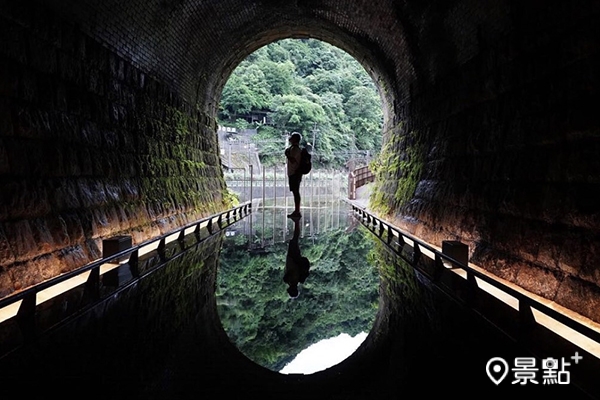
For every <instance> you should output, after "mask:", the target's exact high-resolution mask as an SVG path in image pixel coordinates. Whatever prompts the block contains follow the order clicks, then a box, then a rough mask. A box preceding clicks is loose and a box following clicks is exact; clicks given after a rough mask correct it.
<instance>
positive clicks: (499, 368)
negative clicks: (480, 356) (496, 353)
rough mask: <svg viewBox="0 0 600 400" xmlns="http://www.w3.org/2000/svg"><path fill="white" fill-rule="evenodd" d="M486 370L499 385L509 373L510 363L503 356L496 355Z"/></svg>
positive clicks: (488, 363)
mask: <svg viewBox="0 0 600 400" xmlns="http://www.w3.org/2000/svg"><path fill="white" fill-rule="evenodd" d="M485 372H487V376H488V377H489V378H490V380H491V381H492V382H494V383H495V384H496V385H499V384H500V382H502V381H503V380H504V378H506V375H508V363H507V362H506V361H504V359H503V358H500V357H494V358H492V359H491V360H490V361H488V362H487V364H486V366H485Z"/></svg>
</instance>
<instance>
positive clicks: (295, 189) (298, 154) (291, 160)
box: [285, 132, 302, 218]
mask: <svg viewBox="0 0 600 400" xmlns="http://www.w3.org/2000/svg"><path fill="white" fill-rule="evenodd" d="M301 139H302V136H300V134H299V133H298V132H292V134H291V135H290V138H289V139H288V140H289V142H290V147H288V148H287V149H285V156H286V158H287V174H288V181H289V185H290V192H292V194H293V195H294V212H293V213H291V214H290V215H288V217H289V218H300V217H301V216H302V214H300V183H301V182H302V172H300V161H301V159H302V149H301V148H300V140H301Z"/></svg>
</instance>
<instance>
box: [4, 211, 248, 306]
mask: <svg viewBox="0 0 600 400" xmlns="http://www.w3.org/2000/svg"><path fill="white" fill-rule="evenodd" d="M251 208H252V205H251V203H250V202H246V203H244V204H241V205H239V206H237V207H234V208H232V209H229V210H226V211H222V212H220V213H218V214H213V215H211V216H209V217H206V218H202V219H200V220H197V221H194V222H191V223H188V224H186V225H183V226H181V227H178V228H176V229H174V230H172V231H169V232H167V233H164V234H162V235H160V236H157V237H155V238H152V239H149V240H147V241H145V242H142V243H139V244H137V245H135V246H132V247H130V248H128V249H125V250H122V251H120V252H118V253H115V254H113V255H110V256H108V257H105V258H102V259H99V260H96V261H94V262H92V263H90V264H88V265H85V266H83V267H81V268H77V269H75V270H73V271H69V272H66V273H64V274H62V275H59V276H57V277H55V278H52V279H49V280H47V281H44V282H41V283H38V284H36V285H35V286H32V287H30V288H27V289H25V290H23V291H20V292H18V293H15V294H12V295H9V296H7V297H5V298H3V299H0V309H1V308H4V307H6V306H9V305H11V304H13V303H16V302H17V301H19V300H23V303H22V304H21V305H20V307H19V311H18V314H21V313H22V312H31V311H32V308H33V309H35V306H36V295H37V293H38V292H41V291H42V290H45V289H48V288H50V287H52V286H55V285H57V284H59V283H62V282H65V281H67V280H69V279H71V278H74V277H76V276H78V275H81V274H83V273H85V272H88V271H92V270H97V271H99V268H100V267H101V266H102V265H104V264H109V263H111V261H116V260H119V259H121V258H123V257H125V256H128V255H130V254H132V253H135V252H138V251H139V250H140V249H141V248H143V247H146V246H148V245H150V244H152V243H155V242H161V243H162V245H163V246H164V244H165V239H166V238H167V237H169V236H172V235H174V234H177V233H179V234H180V235H181V236H183V234H184V233H185V231H186V230H187V229H189V228H191V227H194V226H195V227H196V229H197V230H199V229H200V225H201V224H203V223H205V222H207V221H208V222H209V225H212V223H213V221H217V223H219V224H220V223H221V220H222V218H223V216H225V217H226V218H230V216H231V215H232V214H233V215H235V214H237V213H241V212H242V211H246V212H247V211H248V209H251ZM209 231H210V228H209ZM159 247H160V245H159Z"/></svg>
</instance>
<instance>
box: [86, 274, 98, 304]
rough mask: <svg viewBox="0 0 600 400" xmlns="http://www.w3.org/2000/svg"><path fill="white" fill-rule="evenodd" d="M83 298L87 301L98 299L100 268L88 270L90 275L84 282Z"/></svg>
mask: <svg viewBox="0 0 600 400" xmlns="http://www.w3.org/2000/svg"><path fill="white" fill-rule="evenodd" d="M84 297H86V298H87V299H88V301H92V300H97V299H99V298H100V266H97V267H95V268H92V269H91V270H90V275H89V276H88V279H87V281H86V282H85V289H84Z"/></svg>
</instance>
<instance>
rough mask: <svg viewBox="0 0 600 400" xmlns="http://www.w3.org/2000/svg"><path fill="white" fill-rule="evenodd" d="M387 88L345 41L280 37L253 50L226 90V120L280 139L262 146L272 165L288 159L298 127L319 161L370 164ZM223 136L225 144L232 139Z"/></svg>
mask: <svg viewBox="0 0 600 400" xmlns="http://www.w3.org/2000/svg"><path fill="white" fill-rule="evenodd" d="M382 93H383V90H382V89H381V87H380V86H378V85H377V81H375V80H373V75H372V74H368V73H367V71H366V70H365V69H364V66H363V65H362V64H361V63H359V62H358V60H356V58H354V57H353V56H352V55H350V54H349V53H347V52H346V51H344V50H342V49H340V48H339V47H337V46H334V45H332V44H330V43H327V42H324V41H321V40H319V39H314V38H302V39H294V38H286V39H280V40H276V41H273V42H271V43H269V44H267V45H264V46H262V47H260V48H258V49H257V50H255V51H254V52H252V53H251V54H250V55H248V56H247V57H246V58H245V59H244V60H243V61H242V62H240V63H239V64H238V66H237V67H236V68H235V69H234V71H233V72H231V74H230V75H229V78H228V79H227V82H226V84H225V85H223V90H222V91H221V95H220V96H219V97H220V105H219V112H218V121H219V122H218V123H219V127H221V126H225V127H227V132H232V131H233V132H236V131H246V129H245V128H250V129H251V131H246V132H250V133H251V134H252V133H254V134H255V135H253V136H252V135H250V136H247V137H245V139H247V140H250V139H251V138H258V141H259V142H260V143H266V142H268V141H271V142H272V143H273V144H274V143H276V142H280V146H279V147H277V148H275V147H274V145H273V146H270V147H269V146H268V145H267V148H265V149H261V148H259V149H258V157H259V159H260V161H261V162H262V164H265V165H267V166H272V165H275V164H277V162H278V161H277V159H279V160H280V162H279V164H285V159H284V158H283V156H282V155H283V149H284V148H285V147H287V145H288V143H287V136H288V135H289V134H290V133H291V132H293V131H295V132H299V133H300V134H301V135H302V136H303V139H304V140H303V143H302V144H303V145H308V146H309V149H310V150H311V153H312V155H313V164H314V165H315V167H316V168H317V169H318V168H329V169H332V168H333V169H339V168H341V167H344V168H349V169H350V170H352V169H353V168H354V167H353V165H354V162H355V159H356V158H357V156H358V157H361V158H362V164H363V165H368V163H369V160H370V159H371V158H372V157H373V156H375V155H377V154H378V153H379V150H380V149H381V142H382V133H383V131H384V129H383V126H384V124H385V118H384V115H385V114H386V113H385V112H384V109H385V106H384V105H383V103H382V98H383V96H382ZM317 136H318V140H317ZM219 139H220V143H221V146H222V147H223V145H225V144H227V143H226V142H225V141H223V138H222V137H221V136H219ZM227 139H229V140H235V139H236V136H235V135H234V136H233V137H232V135H230V134H228V135H227ZM229 144H231V143H229ZM259 147H260V146H259ZM223 151H224V149H223V148H222V149H221V152H222V153H223ZM229 153H231V150H229ZM279 153H281V154H279ZM229 161H231V155H230V154H229ZM247 164H250V160H248V162H247ZM224 167H227V166H226V165H224ZM237 167H240V165H238V166H237ZM259 167H260V166H259Z"/></svg>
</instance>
